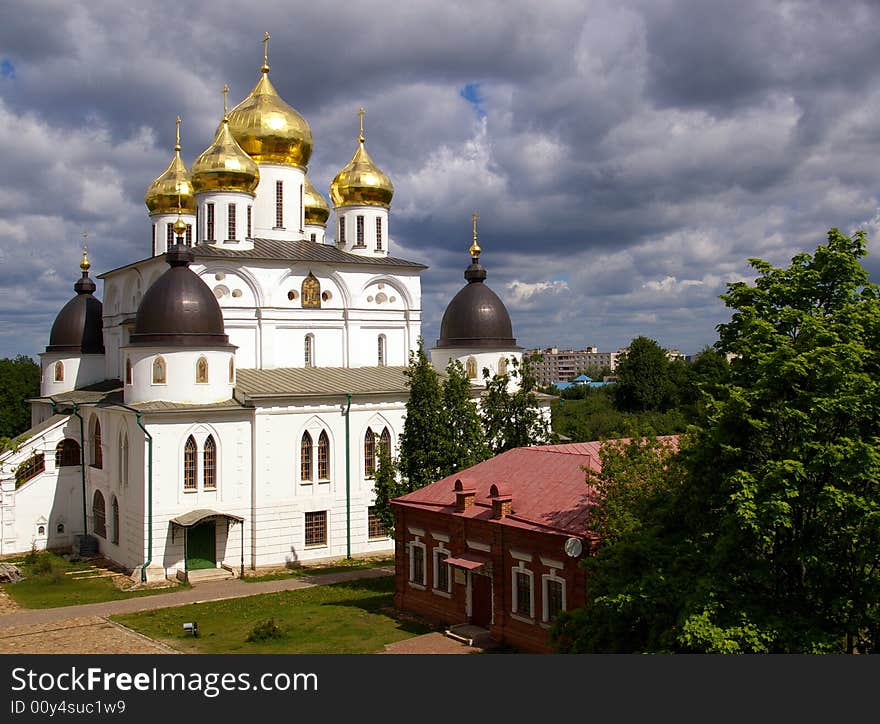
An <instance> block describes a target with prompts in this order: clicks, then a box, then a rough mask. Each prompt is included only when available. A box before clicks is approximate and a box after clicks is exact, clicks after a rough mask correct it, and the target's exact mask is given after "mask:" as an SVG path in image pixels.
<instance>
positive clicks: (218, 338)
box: [131, 244, 229, 347]
mask: <svg viewBox="0 0 880 724" xmlns="http://www.w3.org/2000/svg"><path fill="white" fill-rule="evenodd" d="M165 260H166V261H167V262H168V263H169V264H170V265H171V266H170V268H169V269H168V270H167V271H166V272H165V273H164V274H163V275H162V276H160V277H159V278H158V279H157V280H156V281H155V282H154V283H153V284H152V286H151V287H150V288H149V289H147V293H146V294H144V298H143V299H142V300H141V303H140V306H139V307H138V310H137V316H136V317H135V322H134V331H133V332H132V334H131V344H133V345H141V346H156V345H159V346H163V347H167V346H181V347H192V346H208V347H217V346H229V337H228V336H227V335H226V332H225V330H224V326H223V313H222V312H221V311H220V305H219V304H218V303H217V299H216V297H215V296H214V294H213V292H212V291H211V290H210V289H209V288H208V286H207V284H205V283H204V282H203V281H202V280H201V279H199V277H198V276H196V274H195V273H194V272H193V271H192V270H190V269H189V265H190V263H191V262H192V261H193V253H192V251H191V250H190V249H188V248H186V247H185V246H183V245H181V244H176V245H174V246H172V247H171V249H169V250H168V252H167V253H166V254H165Z"/></svg>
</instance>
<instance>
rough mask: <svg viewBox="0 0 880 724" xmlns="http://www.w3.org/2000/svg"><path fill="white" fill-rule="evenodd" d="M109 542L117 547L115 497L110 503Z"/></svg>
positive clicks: (117, 532) (116, 502)
mask: <svg viewBox="0 0 880 724" xmlns="http://www.w3.org/2000/svg"><path fill="white" fill-rule="evenodd" d="M110 542H111V543H115V544H116V545H119V501H118V500H116V496H115V495H114V496H113V499H112V500H111V501H110Z"/></svg>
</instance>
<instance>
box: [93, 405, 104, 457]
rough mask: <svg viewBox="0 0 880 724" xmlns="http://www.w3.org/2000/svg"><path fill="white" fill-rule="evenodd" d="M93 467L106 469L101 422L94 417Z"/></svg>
mask: <svg viewBox="0 0 880 724" xmlns="http://www.w3.org/2000/svg"><path fill="white" fill-rule="evenodd" d="M91 427H92V467H93V468H98V469H100V468H103V467H104V448H103V446H102V445H101V421H100V420H99V419H98V418H97V417H96V416H95V415H92V425H91Z"/></svg>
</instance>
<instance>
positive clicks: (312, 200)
mask: <svg viewBox="0 0 880 724" xmlns="http://www.w3.org/2000/svg"><path fill="white" fill-rule="evenodd" d="M303 206H304V207H305V214H306V223H307V224H316V225H318V226H326V225H327V218H328V217H329V216H330V205H329V204H328V203H327V199H325V198H324V195H323V194H322V193H321V192H320V191H318V189H316V188H315V187H314V186H312V182H311V181H309V177H308V176H306V183H305V188H304V189H303Z"/></svg>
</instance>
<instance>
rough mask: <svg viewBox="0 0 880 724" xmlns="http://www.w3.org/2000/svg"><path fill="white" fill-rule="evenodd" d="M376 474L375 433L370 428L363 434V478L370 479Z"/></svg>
mask: <svg viewBox="0 0 880 724" xmlns="http://www.w3.org/2000/svg"><path fill="white" fill-rule="evenodd" d="M375 474H376V433H375V432H373V428H372V427H368V428H367V432H366V433H365V434H364V477H365V478H372V477H373V475H375Z"/></svg>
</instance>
